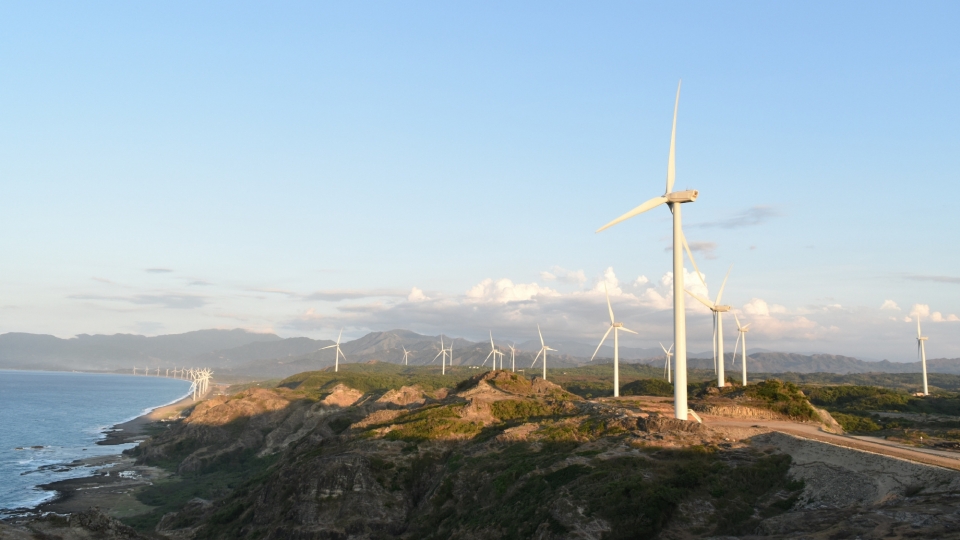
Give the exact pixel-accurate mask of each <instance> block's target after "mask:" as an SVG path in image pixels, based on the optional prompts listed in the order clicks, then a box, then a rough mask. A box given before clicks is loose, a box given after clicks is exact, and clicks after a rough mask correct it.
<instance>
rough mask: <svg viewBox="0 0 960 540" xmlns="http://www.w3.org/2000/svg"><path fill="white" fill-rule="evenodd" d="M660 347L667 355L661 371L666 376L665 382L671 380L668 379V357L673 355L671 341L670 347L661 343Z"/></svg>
mask: <svg viewBox="0 0 960 540" xmlns="http://www.w3.org/2000/svg"><path fill="white" fill-rule="evenodd" d="M660 348H661V349H663V355H664V356H666V357H667V361H666V362H664V363H663V373H664V374H665V375H666V376H667V382H673V381H671V380H670V357H671V356H673V352H671V351H673V343H671V344H670V348H669V349H668V348H666V347H664V346H663V343H661V344H660Z"/></svg>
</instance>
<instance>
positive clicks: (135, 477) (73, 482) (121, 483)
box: [0, 389, 213, 522]
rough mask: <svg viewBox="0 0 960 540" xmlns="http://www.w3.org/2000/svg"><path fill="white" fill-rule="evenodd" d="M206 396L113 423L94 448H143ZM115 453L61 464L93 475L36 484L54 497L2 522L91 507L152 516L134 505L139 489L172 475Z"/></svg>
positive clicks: (19, 510)
mask: <svg viewBox="0 0 960 540" xmlns="http://www.w3.org/2000/svg"><path fill="white" fill-rule="evenodd" d="M212 390H213V389H211V391H212ZM208 394H209V392H208ZM204 397H206V396H201V397H199V398H198V399H197V401H194V400H193V398H192V396H190V395H187V396H184V397H183V398H180V399H178V400H176V401H174V402H173V403H168V404H167V405H161V406H159V407H156V408H154V409H151V410H149V411H148V412H146V413H144V414H141V415H140V416H137V417H136V418H133V419H132V420H127V421H126V422H121V423H118V424H115V425H113V426H112V427H111V428H108V429H105V430H103V438H102V439H100V440H98V441H96V443H95V444H97V445H101V446H117V445H123V444H137V443H140V442H142V441H144V440H146V439H147V438H149V437H150V435H151V433H150V431H151V429H150V427H151V426H156V427H160V426H164V425H165V424H167V423H169V422H173V421H176V420H178V419H180V418H181V417H182V416H183V413H184V411H188V410H190V409H191V408H192V407H193V406H194V405H195V404H196V403H199V402H200V400H202V399H203V398H204ZM117 450H118V451H117V452H116V453H115V454H108V455H103V456H96V457H90V458H84V459H78V460H75V461H72V462H69V463H63V464H62V466H64V467H69V468H82V467H90V468H91V469H93V470H91V471H90V474H89V475H86V476H81V477H78V478H67V479H64V480H57V481H54V482H49V483H46V484H38V485H37V486H36V487H37V488H38V489H41V490H43V491H47V492H53V493H54V496H53V497H52V498H50V499H48V500H46V501H43V502H41V503H39V504H37V505H35V506H33V507H29V508H27V507H24V508H11V509H8V510H7V511H8V512H9V513H11V514H12V516H11V517H8V518H5V519H3V520H0V521H2V522H6V521H19V520H22V519H31V518H32V517H37V516H42V515H44V514H46V513H50V512H53V513H55V514H61V515H63V514H73V513H77V512H83V511H86V510H88V509H89V508H91V507H100V508H102V509H103V511H104V512H105V513H107V515H110V516H111V517H125V516H127V515H135V514H139V513H143V512H146V511H149V510H150V509H151V507H148V506H146V505H144V504H143V503H141V502H139V501H138V500H136V497H135V492H136V491H137V488H138V487H140V486H143V485H148V484H150V483H152V482H153V481H155V480H157V479H161V478H164V477H166V476H169V474H170V473H168V472H167V471H164V470H162V469H159V468H157V467H152V466H146V465H137V464H136V460H135V459H134V458H132V457H129V456H127V455H124V454H123V453H122V452H121V451H120V450H119V449H117Z"/></svg>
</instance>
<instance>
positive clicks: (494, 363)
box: [480, 330, 500, 371]
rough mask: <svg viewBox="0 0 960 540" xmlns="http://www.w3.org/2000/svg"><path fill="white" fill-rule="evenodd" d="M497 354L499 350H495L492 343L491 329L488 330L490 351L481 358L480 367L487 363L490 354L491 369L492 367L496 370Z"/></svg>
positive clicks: (495, 347)
mask: <svg viewBox="0 0 960 540" xmlns="http://www.w3.org/2000/svg"><path fill="white" fill-rule="evenodd" d="M498 354H500V351H498V350H497V346H496V345H494V344H493V331H492V330H491V331H490V353H489V354H488V355H487V357H486V358H484V359H483V363H482V364H480V367H483V366H485V365H486V364H487V360H489V359H490V357H491V356H492V357H493V369H494V371H496V369H497V355H498Z"/></svg>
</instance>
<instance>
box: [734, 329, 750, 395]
mask: <svg viewBox="0 0 960 540" xmlns="http://www.w3.org/2000/svg"><path fill="white" fill-rule="evenodd" d="M733 320H735V321H737V332H739V334H738V335H737V344H736V345H734V346H733V359H734V360H736V359H737V345H739V344H740V343H741V342H742V343H743V356H742V357H741V358H740V363H741V364H742V365H741V369H742V370H743V385H744V386H746V385H747V330H749V327H750V325H751V324H753V323H747V324H745V325H743V326H741V325H740V319H739V318H738V317H737V313H736V312H734V313H733Z"/></svg>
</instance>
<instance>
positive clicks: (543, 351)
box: [530, 324, 557, 380]
mask: <svg viewBox="0 0 960 540" xmlns="http://www.w3.org/2000/svg"><path fill="white" fill-rule="evenodd" d="M537 333H538V334H540V352H538V353H537V355H536V356H534V357H533V364H530V367H531V368H532V367H533V366H534V365H535V364H536V363H537V359H539V358H540V355H541V354H542V355H543V380H547V351H554V352H556V351H557V350H556V349H551V348H550V347H547V344H546V343H544V342H543V332H541V331H540V325H539V324H538V325H537Z"/></svg>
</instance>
